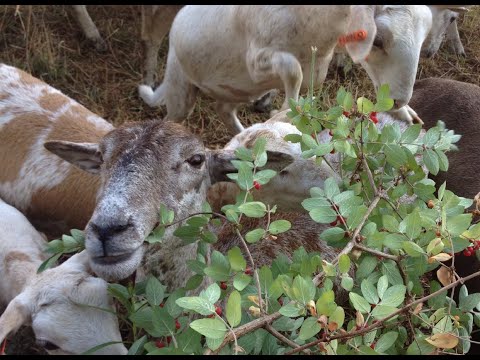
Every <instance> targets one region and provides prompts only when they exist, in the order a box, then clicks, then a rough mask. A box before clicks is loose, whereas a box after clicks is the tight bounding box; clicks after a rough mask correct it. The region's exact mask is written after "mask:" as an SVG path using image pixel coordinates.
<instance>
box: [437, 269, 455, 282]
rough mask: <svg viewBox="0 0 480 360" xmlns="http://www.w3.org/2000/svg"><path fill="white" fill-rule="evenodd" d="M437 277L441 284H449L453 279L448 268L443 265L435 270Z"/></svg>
mask: <svg viewBox="0 0 480 360" xmlns="http://www.w3.org/2000/svg"><path fill="white" fill-rule="evenodd" d="M437 278H438V280H439V281H440V282H441V283H442V285H443V286H447V285H450V284H451V283H452V282H453V281H454V280H453V274H452V271H451V270H450V268H446V267H443V266H442V267H441V268H440V269H438V270H437Z"/></svg>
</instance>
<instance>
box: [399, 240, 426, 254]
mask: <svg viewBox="0 0 480 360" xmlns="http://www.w3.org/2000/svg"><path fill="white" fill-rule="evenodd" d="M402 248H403V250H405V252H406V253H407V254H408V255H410V256H412V257H419V256H423V255H426V253H425V251H424V250H423V249H422V248H421V247H420V246H418V245H417V244H415V243H414V242H411V241H404V242H403V243H402Z"/></svg>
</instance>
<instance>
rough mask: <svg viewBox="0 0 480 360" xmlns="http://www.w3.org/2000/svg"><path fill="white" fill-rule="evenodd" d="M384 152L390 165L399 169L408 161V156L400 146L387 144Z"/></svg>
mask: <svg viewBox="0 0 480 360" xmlns="http://www.w3.org/2000/svg"><path fill="white" fill-rule="evenodd" d="M383 151H384V152H385V156H386V157H387V161H388V163H389V164H391V165H392V166H394V167H396V168H399V167H400V166H402V165H403V164H405V162H406V161H407V156H406V155H405V153H404V152H403V150H402V148H401V147H400V146H399V145H396V144H386V145H385V147H384V148H383Z"/></svg>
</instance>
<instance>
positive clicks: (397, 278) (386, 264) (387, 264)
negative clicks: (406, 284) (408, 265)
mask: <svg viewBox="0 0 480 360" xmlns="http://www.w3.org/2000/svg"><path fill="white" fill-rule="evenodd" d="M381 271H382V274H383V275H387V277H388V282H389V283H390V284H392V285H401V284H403V279H402V275H400V271H399V270H398V267H397V264H396V263H395V262H394V261H393V260H386V261H385V260H384V261H382V263H381Z"/></svg>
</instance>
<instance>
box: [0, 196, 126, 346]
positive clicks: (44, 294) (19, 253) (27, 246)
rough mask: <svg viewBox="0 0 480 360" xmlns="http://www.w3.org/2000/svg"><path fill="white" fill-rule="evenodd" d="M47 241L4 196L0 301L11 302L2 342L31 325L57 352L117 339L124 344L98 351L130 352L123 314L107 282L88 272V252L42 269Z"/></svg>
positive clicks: (1, 326) (0, 327) (1, 321)
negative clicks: (125, 340) (124, 339)
mask: <svg viewBox="0 0 480 360" xmlns="http://www.w3.org/2000/svg"><path fill="white" fill-rule="evenodd" d="M46 243H47V242H46V239H45V237H44V236H43V235H42V234H40V233H39V232H38V231H36V230H35V228H34V227H33V226H32V225H31V224H30V222H29V221H28V220H27V219H26V218H25V216H24V215H23V214H22V213H20V212H19V211H18V210H17V209H15V208H14V207H12V206H10V205H8V204H6V203H5V202H3V201H2V200H0V257H1V259H0V260H1V261H0V275H1V280H0V302H1V303H2V304H5V305H6V304H8V306H7V308H6V310H5V311H4V313H3V314H2V315H1V317H0V343H1V342H3V340H4V339H5V338H6V337H7V336H8V334H10V333H14V332H16V331H17V330H18V329H19V328H20V327H21V326H22V325H30V326H31V327H32V328H33V331H34V333H35V338H36V342H37V344H38V345H39V346H41V347H43V348H44V349H45V350H47V351H48V352H49V353H51V354H81V353H83V352H85V351H87V350H89V349H91V348H93V347H95V346H97V345H100V344H103V343H107V342H111V341H117V342H120V343H119V344H113V345H109V346H106V347H104V348H101V349H99V350H97V351H96V354H117V355H122V354H123V355H124V354H126V353H127V349H126V348H125V346H123V344H122V343H121V341H122V337H121V335H120V331H119V329H118V321H117V317H116V316H115V315H114V314H112V313H110V312H109V311H112V310H113V301H112V298H111V297H110V295H109V294H108V293H107V283H106V282H105V281H104V280H102V279H99V278H95V277H93V276H92V275H90V274H89V273H88V270H89V266H88V256H87V253H86V252H85V251H83V252H82V253H80V254H76V255H74V256H73V257H71V258H70V259H68V260H67V261H65V262H64V263H63V264H61V265H59V266H57V267H55V268H52V269H48V270H45V271H44V272H41V273H37V269H38V268H39V266H40V265H41V264H42V262H43V261H44V260H46V259H47V258H48V255H47V254H46V253H45V252H44V249H45V246H46ZM89 305H91V306H89ZM95 307H98V308H103V309H105V310H106V311H105V310H101V309H98V308H95Z"/></svg>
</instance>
